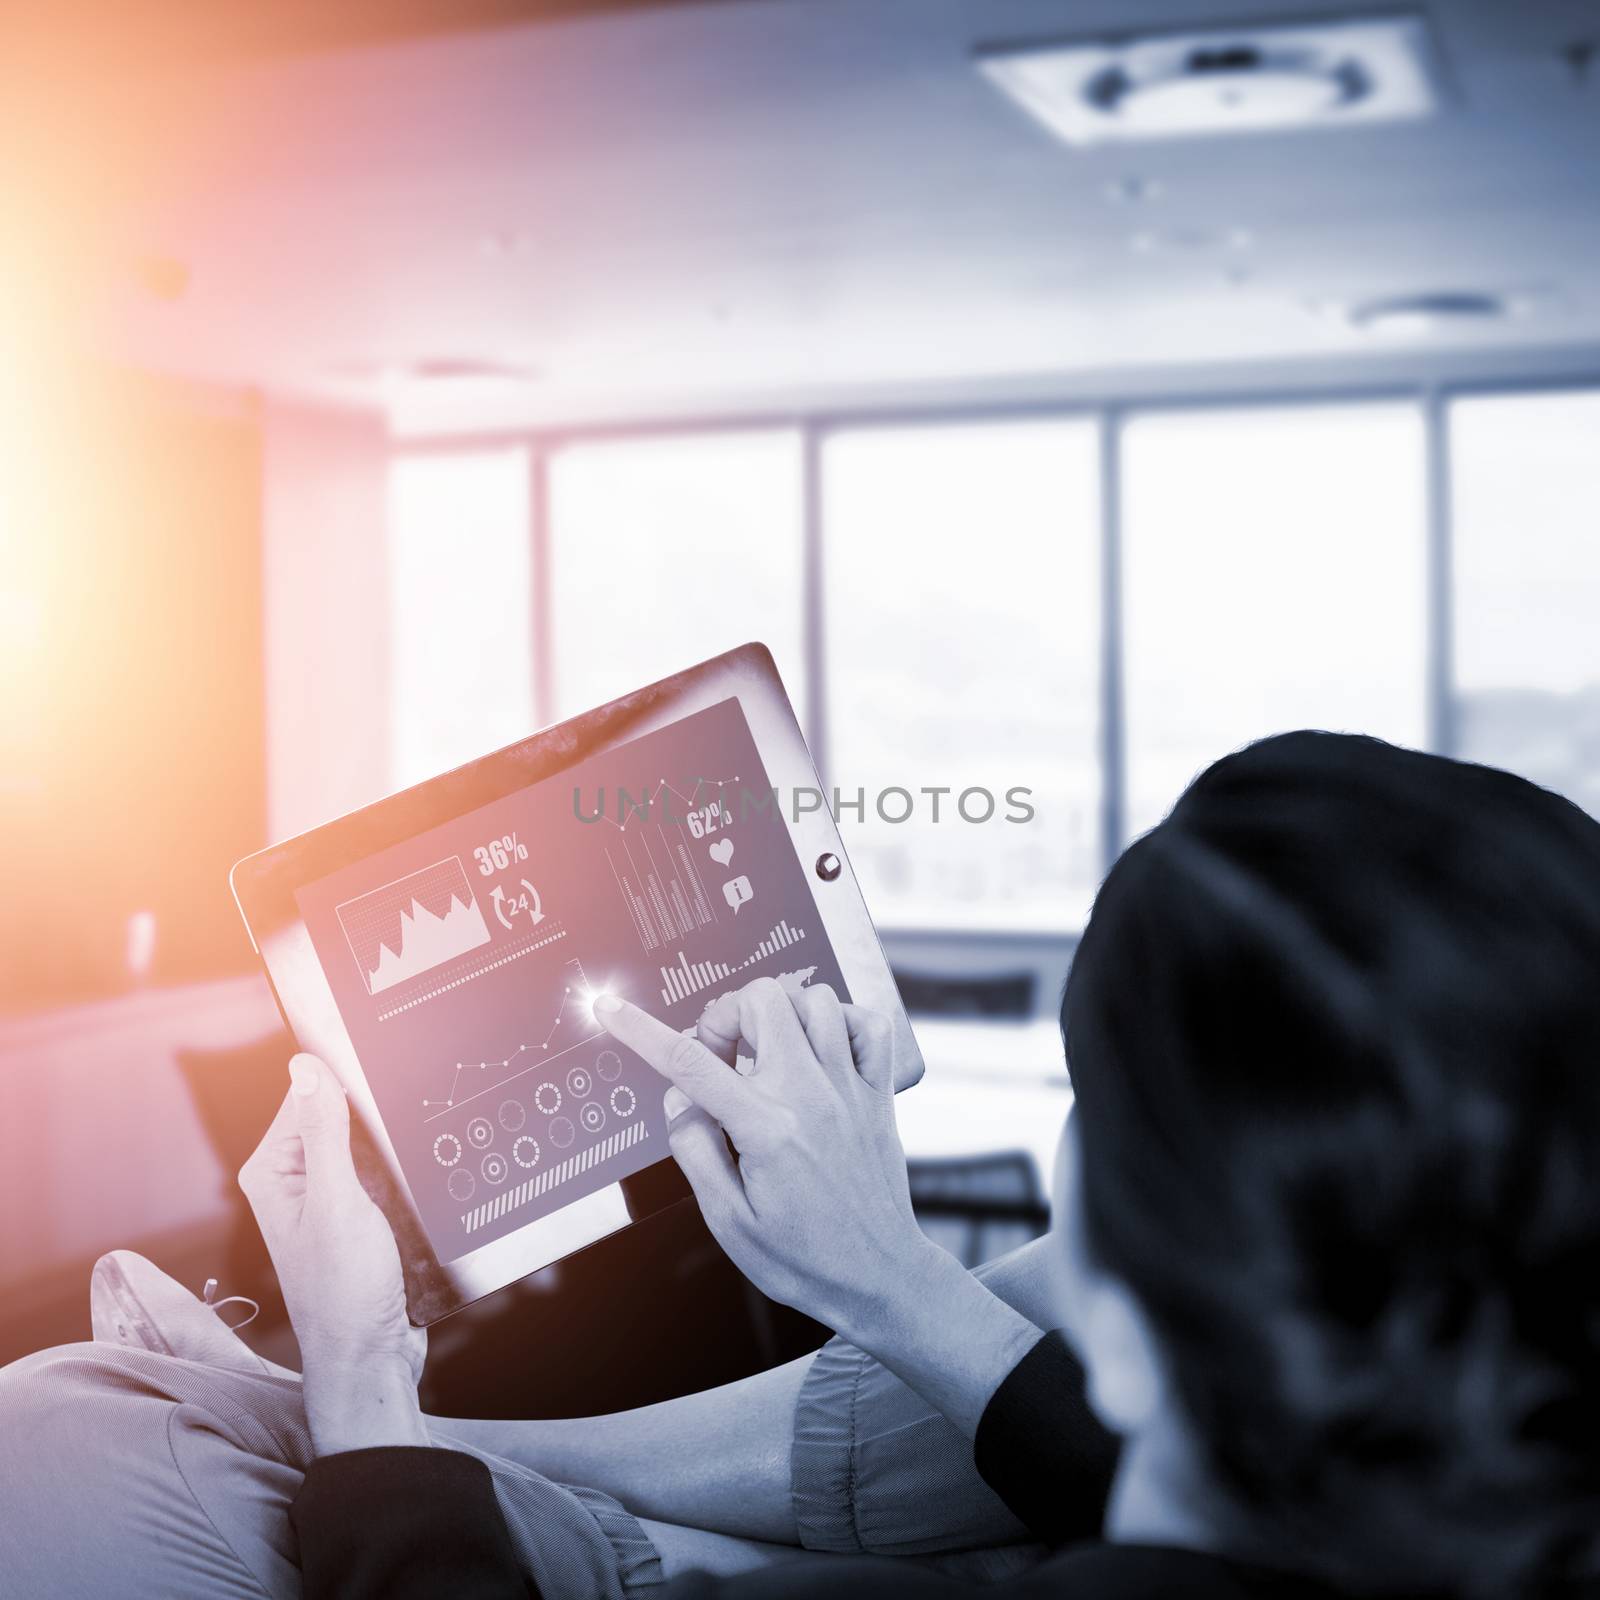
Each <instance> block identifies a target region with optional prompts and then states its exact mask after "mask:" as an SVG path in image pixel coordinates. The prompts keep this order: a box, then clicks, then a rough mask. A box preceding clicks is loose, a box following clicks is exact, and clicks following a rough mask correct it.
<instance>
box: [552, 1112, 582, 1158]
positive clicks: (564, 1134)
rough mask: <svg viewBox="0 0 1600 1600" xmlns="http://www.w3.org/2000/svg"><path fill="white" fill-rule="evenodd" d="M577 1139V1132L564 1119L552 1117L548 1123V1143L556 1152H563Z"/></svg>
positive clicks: (569, 1122)
mask: <svg viewBox="0 0 1600 1600" xmlns="http://www.w3.org/2000/svg"><path fill="white" fill-rule="evenodd" d="M577 1137H578V1130H577V1129H576V1128H574V1127H573V1125H572V1123H571V1121H570V1120H569V1119H568V1118H566V1117H554V1118H552V1119H551V1122H550V1143H551V1144H553V1145H554V1146H555V1147H556V1149H558V1150H565V1149H566V1148H567V1146H568V1145H569V1144H571V1143H572V1141H573V1140H574V1139H576V1138H577Z"/></svg>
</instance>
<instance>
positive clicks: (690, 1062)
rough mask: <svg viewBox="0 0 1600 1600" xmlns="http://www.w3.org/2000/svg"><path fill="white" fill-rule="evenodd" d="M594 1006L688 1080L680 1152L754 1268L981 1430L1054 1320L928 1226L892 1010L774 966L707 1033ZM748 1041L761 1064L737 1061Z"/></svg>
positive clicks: (680, 1108)
mask: <svg viewBox="0 0 1600 1600" xmlns="http://www.w3.org/2000/svg"><path fill="white" fill-rule="evenodd" d="M594 1013H595V1016H596V1018H598V1020H599V1021H600V1022H601V1023H602V1024H603V1026H604V1027H605V1028H606V1029H607V1031H609V1032H610V1033H611V1034H612V1035H613V1036H614V1037H615V1038H616V1039H618V1040H619V1041H620V1042H621V1043H623V1044H625V1045H627V1046H628V1047H629V1048H630V1049H632V1050H634V1051H636V1052H637V1053H638V1054H639V1055H641V1056H643V1057H644V1059H645V1060H646V1061H648V1062H649V1063H650V1065H651V1066H653V1067H654V1068H655V1069H656V1070H657V1071H658V1072H660V1073H661V1074H662V1076H663V1077H665V1078H667V1079H669V1080H670V1082H671V1084H672V1085H673V1087H672V1088H669V1089H668V1090H667V1093H666V1098H665V1105H666V1110H667V1118H668V1138H669V1139H670V1141H671V1144H672V1153H673V1155H674V1156H675V1157H676V1158H677V1161H678V1165H679V1166H680V1167H681V1168H682V1169H683V1172H684V1175H685V1176H686V1177H687V1178H688V1180H689V1182H690V1184H691V1186H692V1187H693V1189H694V1192H695V1197H696V1199H698V1200H699V1202H700V1209H701V1211H702V1213H703V1214H704V1216H705V1219H706V1223H707V1225H708V1226H709V1227H710V1229H711V1231H712V1232H713V1233H714V1234H715V1235H716V1236H717V1239H718V1241H719V1243H721V1245H722V1247H723V1248H724V1249H725V1250H726V1251H727V1252H728V1254H729V1255H730V1256H731V1257H732V1258H733V1260H734V1262H735V1264H736V1265H737V1266H738V1267H739V1268H740V1270H741V1271H742V1272H743V1273H744V1274H745V1276H746V1277H748V1278H749V1279H750V1280H751V1281H752V1282H753V1283H754V1284H755V1285H756V1286H757V1287H758V1288H760V1289H761V1290H762V1291H763V1292H764V1293H766V1294H768V1295H770V1296H771V1297H772V1298H773V1299H774V1300H780V1301H782V1302H783V1303H784V1304H786V1305H791V1306H795V1307H797V1308H798V1309H800V1310H802V1311H804V1312H806V1313H807V1314H808V1315H810V1316H813V1317H815V1318H817V1319H818V1320H819V1321H821V1322H823V1323H826V1324H827V1326H829V1327H831V1328H833V1329H835V1330H836V1331H837V1332H839V1333H841V1334H843V1335H844V1336H845V1337H846V1338H847V1339H849V1340H851V1342H852V1343H854V1344H856V1345H859V1346H860V1347H861V1348H863V1349H865V1350H867V1351H869V1352H870V1353H871V1354H872V1355H874V1356H876V1357H877V1358H878V1360H879V1361H881V1362H882V1363H883V1364H884V1365H885V1366H887V1367H889V1368H890V1369H891V1370H892V1371H894V1372H895V1373H896V1374H897V1375H898V1376H900V1377H901V1378H903V1379H904V1380H905V1381H906V1382H907V1383H909V1384H910V1385H911V1386H912V1387H913V1388H915V1389H916V1390H917V1391H918V1392H919V1393H921V1394H922V1395H923V1397H924V1398H925V1399H927V1400H929V1401H930V1402H931V1403H932V1404H934V1405H936V1406H937V1407H938V1408H939V1409H940V1410H941V1411H942V1412H943V1413H944V1414H945V1415H946V1416H947V1417H949V1418H950V1420H951V1421H952V1422H955V1423H956V1424H957V1425H958V1426H962V1427H964V1428H966V1429H967V1431H968V1432H973V1431H975V1430H976V1428H977V1423H978V1418H979V1416H981V1414H982V1411H983V1407H984V1406H985V1405H986V1404H987V1402H988V1398H989V1396H990V1395H991V1394H992V1393H993V1391H994V1389H995V1387H996V1386H997V1385H998V1383H999V1382H1000V1380H1001V1379H1003V1378H1004V1377H1005V1375H1006V1374H1007V1373H1008V1372H1010V1371H1011V1369H1012V1368H1013V1367H1014V1366H1015V1365H1016V1364H1017V1362H1018V1361H1020V1360H1021V1359H1022V1357H1023V1356H1024V1355H1025V1354H1026V1353H1027V1351H1028V1350H1029V1349H1031V1348H1032V1346H1033V1344H1034V1343H1035V1342H1036V1341H1037V1340H1038V1338H1039V1330H1038V1329H1037V1328H1035V1327H1034V1326H1033V1324H1032V1323H1030V1322H1028V1321H1027V1320H1026V1319H1025V1318H1023V1317H1021V1316H1020V1315H1018V1313H1016V1312H1015V1311H1013V1310H1012V1309H1011V1308H1010V1307H1009V1306H1007V1305H1005V1304H1004V1302H1002V1301H1000V1300H998V1299H996V1298H995V1297H994V1296H993V1295H992V1294H990V1293H989V1291H988V1290H987V1289H985V1288H984V1287H983V1286H982V1285H981V1284H980V1283H978V1282H977V1280H976V1279H974V1278H973V1277H972V1276H971V1275H970V1274H969V1273H967V1272H966V1270H965V1269H964V1268H963V1267H962V1266H961V1265H960V1263H959V1262H957V1261H956V1260H955V1259H954V1258H953V1257H952V1256H950V1255H948V1254H947V1253H946V1252H945V1251H943V1250H941V1249H939V1248H938V1247H937V1246H936V1245H934V1244H933V1243H932V1242H931V1241H930V1240H929V1239H928V1238H927V1236H926V1235H925V1234H924V1233H923V1232H922V1231H921V1229H920V1228H919V1227H918V1226H917V1222H916V1218H915V1217H914V1216H913V1215H912V1211H911V1196H910V1192H909V1187H908V1184H907V1180H906V1161H905V1155H904V1152H903V1151H902V1150H901V1148H900V1138H899V1135H898V1134H897V1133H896V1131H895V1125H894V1064H893V1059H892V1056H893V1047H892V1033H891V1029H890V1024H889V1021H888V1019H887V1018H886V1017H883V1016H881V1015H879V1014H877V1013H875V1012H871V1011H866V1010H863V1009H861V1008H859V1007H857V1006H846V1005H841V1004H840V1003H839V1001H838V999H837V998H836V997H835V996H834V994H833V991H832V990H831V989H829V988H827V987H826V985H818V986H816V987H815V988H806V989H803V990H801V991H800V992H799V993H797V994H795V995H793V996H792V997H791V995H790V994H789V993H788V991H786V990H785V989H783V988H782V987H781V986H780V985H779V984H778V983H776V982H775V981H774V980H772V979H770V978H758V979H757V980H756V981H755V982H754V983H751V984H748V985H746V986H745V988H743V989H741V990H739V991H738V992H737V993H736V994H731V995H725V996H723V997H722V998H720V999H718V1000H715V1001H713V1002H712V1004H711V1005H710V1006H709V1007H707V1009H706V1011H705V1013H704V1014H703V1015H702V1017H701V1019H700V1023H699V1026H698V1028H697V1030H696V1032H695V1034H694V1035H690V1034H685V1033H678V1032H677V1031H675V1030H674V1029H672V1028H670V1027H668V1026H667V1025H666V1024H665V1023H664V1022H659V1021H657V1020H656V1019H655V1018H654V1017H652V1016H650V1015H648V1014H647V1013H646V1012H643V1011H641V1010H639V1009H638V1007H637V1006H633V1005H630V1004H628V1002H627V1001H625V1000H621V999H619V998H617V997H616V996H614V995H602V996H601V997H600V998H599V999H598V1000H596V1001H595V1005H594ZM741 1043H742V1044H743V1046H744V1047H745V1053H746V1054H749V1055H752V1056H753V1057H754V1059H755V1068H754V1070H753V1071H752V1072H751V1073H749V1074H748V1075H740V1074H739V1073H737V1072H734V1071H732V1070H731V1068H732V1066H733V1062H734V1060H735V1055H736V1052H737V1051H738V1050H739V1047H740V1045H741ZM724 1134H726V1138H724ZM730 1142H731V1144H732V1145H733V1147H734V1150H735V1151H737V1160H736V1159H735V1157H734V1154H733V1153H732V1152H730V1150H729V1148H728V1146H729V1143H730Z"/></svg>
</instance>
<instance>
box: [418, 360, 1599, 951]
mask: <svg viewBox="0 0 1600 1600" xmlns="http://www.w3.org/2000/svg"><path fill="white" fill-rule="evenodd" d="M1589 392H1600V374H1595V373H1591V372H1589V371H1587V370H1580V371H1578V372H1575V373H1568V372H1545V373H1541V372H1534V373H1532V374H1530V375H1527V376H1497V375H1492V374H1491V375H1486V376H1480V377H1471V376H1469V377H1462V378H1449V379H1440V380H1435V379H1424V380H1420V381H1419V380H1417V379H1415V378H1411V377H1407V378H1405V379H1401V380H1396V381H1386V380H1384V379H1382V378H1374V379H1372V380H1370V381H1361V380H1360V379H1359V378H1357V379H1352V380H1348V381H1337V382H1322V383H1318V382H1313V381H1307V382H1304V383H1300V384H1294V385H1287V386H1272V385H1252V384H1250V383H1249V382H1246V381H1242V382H1240V383H1239V384H1238V385H1237V386H1235V385H1232V384H1226V383H1213V384H1210V385H1206V386H1204V387H1200V388H1196V389H1194V390H1193V391H1192V392H1184V393H1176V394H1175V393H1168V392H1162V391H1160V390H1159V389H1151V390H1148V391H1140V390H1135V391H1132V392H1130V393H1127V394H1116V393H1106V394H1102V395H1091V396H1084V397H1073V398H1068V399H1048V398H1047V399H1042V400H1004V399H1001V400H995V401H990V402H986V403H970V402H959V401H956V402H949V403H944V402H938V403H930V404H915V403H913V404H908V405H884V406H864V407H860V408H851V407H839V408H818V409H815V410H806V411H801V412H793V411H780V412H759V413H749V414H743V415H741V414H731V415H730V414H710V415H705V416H694V417H691V418H684V419H672V420H664V419H649V418H642V419H640V420H638V421H629V422H623V423H606V424H596V425H577V426H560V425H549V426H533V427H528V428H513V429H503V430H494V431H491V432H484V433H472V432H466V433H462V434H459V435H448V436H434V437H428V438H412V439H407V438H399V439H396V441H395V443H394V446H393V449H392V451H391V455H392V456H393V457H399V456H404V455H413V454H421V453H443V454H450V453H458V452H459V453H468V452H471V451H474V450H478V449H482V448H484V447H485V446H492V445H508V444H519V445H522V446H524V447H525V448H526V450H527V452H528V455H527V460H528V470H529V474H530V492H529V495H528V507H529V520H530V526H529V529H528V538H529V541H530V545H531V560H530V572H531V575H532V589H533V594H532V597H531V604H532V609H533V672H534V706H535V710H536V713H537V715H538V719H539V721H540V723H541V725H544V724H546V723H548V722H549V720H550V717H551V705H550V695H551V684H552V673H551V668H552V666H553V663H552V662H551V660H550V657H549V653H550V650H551V641H552V637H553V634H552V629H551V594H550V583H549V579H550V545H551V538H550V493H549V462H550V458H551V456H552V455H553V454H554V453H555V452H556V451H559V450H561V449H563V448H566V447H568V446H570V445H577V444H584V443H589V442H593V441H601V440H617V439H630V440H631V439H653V440H667V439H671V438H674V437H686V436H687V437H693V436H699V435H703V434H711V433H717V434H730V433H738V432H743V431H753V432H764V431H771V430H773V429H774V428H784V429H792V430H795V431H796V432H797V433H798V435H799V440H800V451H801V463H802V464H801V474H800V493H801V506H800V529H801V542H802V548H801V569H802V572H803V574H804V579H803V583H802V586H801V594H800V605H801V628H800V632H801V640H802V648H803V652H804V662H805V665H804V671H805V675H806V687H807V702H808V710H807V716H806V726H805V733H806V737H807V740H808V742H809V743H810V745H811V749H812V753H813V755H814V756H815V758H816V762H817V766H818V769H819V770H820V771H821V772H822V773H823V774H824V777H826V775H827V773H828V771H829V767H830V751H829V738H828V727H827V708H828V694H827V688H828V684H827V675H828V662H827V659H826V652H825V650H824V647H823V645H824V638H825V623H824V617H823V603H824V602H823V592H824V588H825V585H824V581H823V579H824V571H823V563H824V561H825V559H826V551H825V543H826V541H825V538H824V533H825V530H824V527H823V514H824V513H823V502H824V494H823V484H822V457H823V444H824V441H825V440H826V439H827V438H828V437H830V436H831V435H833V434H836V433H843V432H853V431H856V430H858V429H869V428H884V427H895V426H918V425H946V424H948V425H957V426H959V425H962V424H982V423H993V422H1006V421H1027V420H1033V421H1046V420H1062V421H1078V422H1084V421H1087V422H1090V423H1091V424H1093V425H1095V426H1096V427H1097V429H1098V437H1099V443H1100V453H1099V479H1100V482H1099V490H1100V541H1101V549H1100V588H1101V595H1100V602H1101V630H1100V638H1101V659H1100V681H1099V693H1098V704H1097V707H1096V713H1097V717H1098V722H1099V728H1100V741H1099V742H1100V784H1101V792H1100V813H1101V829H1100V832H1101V858H1102V859H1101V868H1102V871H1109V869H1110V867H1111V865H1112V863H1113V862H1114V861H1115V860H1116V858H1117V857H1118V856H1119V855H1120V854H1121V852H1122V851H1123V849H1124V848H1125V847H1126V846H1127V844H1128V843H1129V842H1130V841H1129V840H1128V838H1127V837H1126V831H1127V824H1126V815H1127V805H1126V795H1127V761H1126V748H1125V727H1126V722H1125V711H1126V708H1125V704H1124V691H1123V668H1124V649H1125V635H1124V625H1123V624H1124V616H1123V592H1122V572H1123V467H1124V462H1123V433H1124V430H1125V428H1126V426H1127V424H1128V423H1129V422H1130V421H1131V420H1132V419H1134V418H1135V417H1140V416H1145V415H1149V414H1152V413H1163V414H1166V413H1172V412H1177V411H1217V410H1224V411H1234V410H1241V409H1275V408H1285V409H1287V408H1291V407H1298V406H1329V405H1340V404H1362V403H1379V402H1388V403H1391V404H1392V403H1395V402H1400V403H1408V404H1411V405H1414V406H1416V407H1417V408H1418V411H1419V413H1420V418H1421V423H1422V439H1423V449H1424V452H1425V461H1424V466H1423V483H1424V516H1425V519H1426V530H1425V538H1426V547H1427V583H1426V598H1425V606H1426V615H1425V616H1424V617H1423V619H1422V622H1423V626H1424V628H1425V630H1426V640H1427V644H1426V666H1425V670H1426V675H1427V682H1426V685H1425V689H1426V701H1427V730H1428V748H1429V749H1431V750H1434V751H1436V752H1438V753H1440V754H1443V755H1452V754H1454V753H1455V751H1456V748H1457V740H1456V728H1455V719H1454V699H1455V682H1454V673H1453V665H1452V664H1453V659H1454V626H1455V618H1454V614H1453V601H1454V575H1453V569H1452V520H1451V504H1450V496H1451V481H1452V469H1451V438H1450V408H1451V405H1452V404H1453V403H1454V402H1455V401H1457V400H1461V399H1466V398H1477V397H1483V396H1491V397H1498V396H1514V395H1519V394H1530V395H1532V394H1537V395H1560V394H1564V393H1589ZM884 931H885V932H886V934H888V935H889V936H891V937H894V936H900V937H904V938H907V939H920V940H924V941H926V940H933V941H940V940H946V939H952V938H956V939H960V940H961V941H962V942H963V943H966V944H968V945H973V946H978V945H992V946H995V947H1001V946H1006V945H1010V946H1015V945H1017V944H1018V942H1019V941H1021V942H1023V943H1035V944H1037V943H1039V942H1041V937H1042V936H1041V935H1040V934H1039V932H1038V930H1037V929H1035V928H1027V927H1019V928H1017V929H1015V930H1011V931H1007V930H1000V929H994V928H982V929H971V930H966V929H960V930H958V929H953V928H924V927H920V926H919V927H916V928H909V927H907V928H895V927H892V926H891V927H889V928H887V929H885V930H884ZM1077 931H1078V930H1075V929H1071V928H1066V927H1064V928H1063V929H1062V932H1061V935H1060V936H1059V938H1056V939H1053V940H1051V941H1048V942H1052V943H1065V944H1066V945H1067V946H1069V947H1070V945H1071V944H1072V943H1073V942H1075V939H1076V934H1077Z"/></svg>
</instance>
